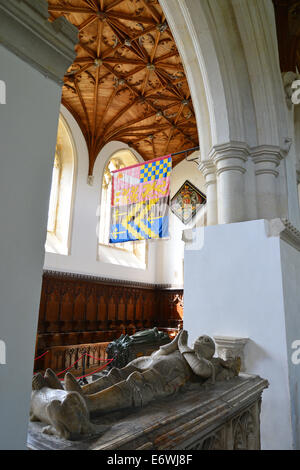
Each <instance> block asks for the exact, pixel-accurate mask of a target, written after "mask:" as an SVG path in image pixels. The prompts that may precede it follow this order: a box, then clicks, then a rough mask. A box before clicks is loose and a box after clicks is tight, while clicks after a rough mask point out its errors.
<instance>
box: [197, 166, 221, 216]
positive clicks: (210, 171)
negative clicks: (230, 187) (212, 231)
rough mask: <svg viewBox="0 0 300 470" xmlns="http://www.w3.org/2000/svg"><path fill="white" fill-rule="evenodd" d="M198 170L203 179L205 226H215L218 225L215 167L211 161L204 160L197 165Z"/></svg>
mask: <svg viewBox="0 0 300 470" xmlns="http://www.w3.org/2000/svg"><path fill="white" fill-rule="evenodd" d="M199 170H200V171H201V172H202V173H203V175H204V177H205V189H206V197H207V202H206V206H207V225H216V224H217V223H218V195H217V175H216V166H215V164H214V163H213V162H212V161H211V160H206V161H203V162H201V163H199Z"/></svg>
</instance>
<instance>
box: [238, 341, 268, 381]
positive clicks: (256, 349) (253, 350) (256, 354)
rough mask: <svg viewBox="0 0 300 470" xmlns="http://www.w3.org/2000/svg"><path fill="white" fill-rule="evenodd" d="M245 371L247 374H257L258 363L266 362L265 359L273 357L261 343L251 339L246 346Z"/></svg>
mask: <svg viewBox="0 0 300 470" xmlns="http://www.w3.org/2000/svg"><path fill="white" fill-rule="evenodd" d="M244 357H245V372H246V373H247V374H255V373H256V372H255V371H257V369H258V365H259V364H261V363H262V362H264V360H266V359H268V360H270V359H271V356H270V354H268V353H267V352H266V350H265V349H263V348H262V347H261V346H260V345H258V344H257V343H255V341H253V340H251V339H249V341H248V342H247V344H246V346H245V352H244Z"/></svg>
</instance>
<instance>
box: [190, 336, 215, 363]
mask: <svg viewBox="0 0 300 470" xmlns="http://www.w3.org/2000/svg"><path fill="white" fill-rule="evenodd" d="M194 351H195V353H196V355H197V356H198V357H199V358H200V357H204V358H205V359H211V358H212V357H213V355H214V354H215V351H216V347H215V343H214V340H213V339H212V338H211V337H210V336H207V335H202V336H199V338H197V339H196V341H195V343H194Z"/></svg>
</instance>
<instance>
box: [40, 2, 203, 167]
mask: <svg viewBox="0 0 300 470" xmlns="http://www.w3.org/2000/svg"><path fill="white" fill-rule="evenodd" d="M48 4H49V13H50V21H51V19H52V20H53V19H55V18H57V17H58V16H61V15H64V16H65V17H66V18H67V19H68V20H69V21H70V22H71V23H72V24H74V25H75V26H77V28H78V30H79V44H78V46H77V50H76V52H77V57H76V59H75V61H74V63H73V64H72V66H71V67H70V68H69V70H68V71H67V73H66V75H65V77H64V86H63V94H62V103H63V104H64V105H65V106H66V107H67V108H68V109H69V111H70V112H71V113H72V114H73V116H74V117H75V119H76V120H77V122H78V124H79V126H80V128H81V130H82V132H83V134H84V136H85V139H86V142H87V146H88V149H89V159H90V164H89V174H90V175H91V174H92V172H93V168H94V163H95V160H96V158H97V155H98V153H99V151H100V150H101V149H102V147H103V146H104V145H105V144H107V143H108V142H110V141H112V140H118V141H121V142H124V143H126V144H128V145H129V146H131V147H132V148H134V149H136V150H137V151H138V152H139V153H140V155H142V157H143V158H144V159H145V160H149V159H152V158H155V157H159V156H163V155H166V154H169V153H174V152H178V151H180V150H184V149H188V148H191V147H195V146H197V145H198V134H197V126H196V119H195V115H194V110H193V104H192V101H191V96H190V91H189V87H188V83H187V79H186V76H185V73H184V68H183V66H182V63H181V59H180V56H179V53H178V50H177V48H176V44H175V42H174V39H173V37H172V33H171V31H170V29H169V27H168V24H167V23H166V19H165V16H164V14H163V12H162V9H161V7H160V5H159V2H158V1H157V0H49V1H48ZM184 157H185V155H184V154H183V155H180V156H178V157H177V158H176V157H174V159H173V165H174V164H176V163H178V162H179V161H181V160H182V159H183V158H184Z"/></svg>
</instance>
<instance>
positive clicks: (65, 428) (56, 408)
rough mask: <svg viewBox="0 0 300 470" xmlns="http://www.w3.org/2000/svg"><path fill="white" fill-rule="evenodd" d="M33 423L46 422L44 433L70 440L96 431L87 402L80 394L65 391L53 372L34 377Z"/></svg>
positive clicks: (48, 370)
mask: <svg viewBox="0 0 300 470" xmlns="http://www.w3.org/2000/svg"><path fill="white" fill-rule="evenodd" d="M30 421H41V422H43V423H46V424H47V425H48V426H46V427H45V428H44V429H43V432H44V433H46V434H55V435H57V436H59V437H61V438H64V439H70V440H72V439H74V440H76V439H78V438H79V437H80V435H84V434H92V433H94V432H95V430H96V428H95V426H94V425H93V424H92V423H91V422H90V419H89V411H88V409H87V406H86V403H85V400H84V399H83V398H82V396H81V395H80V394H79V393H77V392H68V391H66V390H64V389H63V387H62V385H61V383H60V381H59V379H58V378H57V376H56V375H55V373H54V372H53V371H52V370H51V369H47V370H46V372H45V375H44V376H43V375H42V374H41V373H38V374H36V375H34V376H33V379H32V393H31V406H30Z"/></svg>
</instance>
